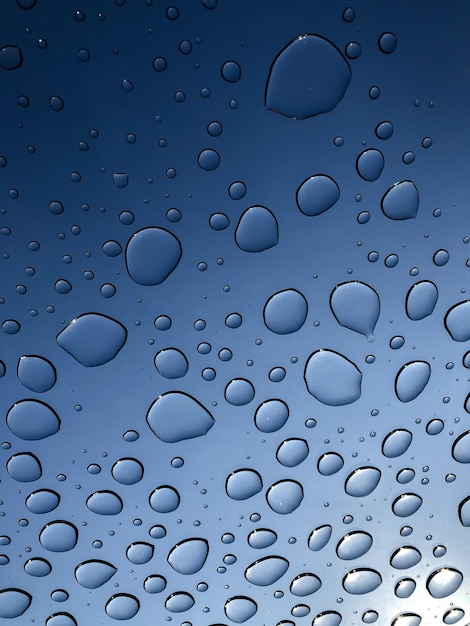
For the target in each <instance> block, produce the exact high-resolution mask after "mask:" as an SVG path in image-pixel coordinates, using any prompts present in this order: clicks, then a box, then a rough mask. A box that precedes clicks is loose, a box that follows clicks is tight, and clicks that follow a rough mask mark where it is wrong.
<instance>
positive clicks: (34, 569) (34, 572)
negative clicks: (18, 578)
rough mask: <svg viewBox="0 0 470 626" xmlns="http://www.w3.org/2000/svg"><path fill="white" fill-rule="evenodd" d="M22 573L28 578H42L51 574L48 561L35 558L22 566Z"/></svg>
mask: <svg viewBox="0 0 470 626" xmlns="http://www.w3.org/2000/svg"><path fill="white" fill-rule="evenodd" d="M24 571H25V572H26V573H27V574H28V575H29V576H35V577H37V578H42V577H43V576H48V575H49V574H50V573H51V572H52V566H51V564H50V563H49V561H46V559H41V558H40V557H35V558H33V559H28V560H27V561H26V563H25V564H24Z"/></svg>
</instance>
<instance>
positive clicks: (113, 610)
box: [105, 593, 140, 620]
mask: <svg viewBox="0 0 470 626" xmlns="http://www.w3.org/2000/svg"><path fill="white" fill-rule="evenodd" d="M139 608H140V604H139V601H138V600H137V598H135V597H134V596H131V595H129V594H127V593H117V594H115V595H114V596H111V598H109V600H108V601H107V602H106V606H105V611H106V614H107V615H108V616H109V617H112V618H113V619H118V620H125V619H131V618H133V617H134V616H135V615H137V613H138V611H139Z"/></svg>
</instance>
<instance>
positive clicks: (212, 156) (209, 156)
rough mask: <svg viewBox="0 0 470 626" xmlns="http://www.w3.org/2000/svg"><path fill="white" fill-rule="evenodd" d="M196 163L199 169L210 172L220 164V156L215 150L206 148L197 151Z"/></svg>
mask: <svg viewBox="0 0 470 626" xmlns="http://www.w3.org/2000/svg"><path fill="white" fill-rule="evenodd" d="M197 162H198V165H199V167H200V168H201V169H203V170H206V172H212V171H214V170H216V169H217V168H218V167H219V165H220V156H219V153H218V152H216V150H212V149H211V148H206V149H205V150H202V152H200V153H199V156H198V157H197Z"/></svg>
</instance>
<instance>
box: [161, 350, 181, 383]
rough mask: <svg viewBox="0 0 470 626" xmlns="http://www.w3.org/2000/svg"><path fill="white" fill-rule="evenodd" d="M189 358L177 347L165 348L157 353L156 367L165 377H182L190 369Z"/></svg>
mask: <svg viewBox="0 0 470 626" xmlns="http://www.w3.org/2000/svg"><path fill="white" fill-rule="evenodd" d="M188 366H189V363H188V359H187V358H186V356H185V355H184V354H183V352H181V350H178V349H177V348H164V349H163V350H160V352H157V354H156V355H155V367H156V368H157V370H158V372H159V374H161V375H162V376H164V377H165V378H170V379H172V378H182V377H183V376H185V375H186V372H187V371H188Z"/></svg>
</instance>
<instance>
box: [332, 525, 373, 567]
mask: <svg viewBox="0 0 470 626" xmlns="http://www.w3.org/2000/svg"><path fill="white" fill-rule="evenodd" d="M372 542H373V539H372V535H369V533H366V532H363V531H362V530H355V531H352V532H350V533H347V534H346V535H344V537H343V538H342V539H340V540H339V541H338V545H337V546H336V554H337V555H338V557H339V558H340V559H343V560H347V561H351V560H352V559H358V558H359V557H360V556H363V555H364V554H366V552H368V551H369V550H370V549H371V547H372Z"/></svg>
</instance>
